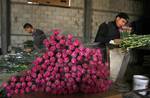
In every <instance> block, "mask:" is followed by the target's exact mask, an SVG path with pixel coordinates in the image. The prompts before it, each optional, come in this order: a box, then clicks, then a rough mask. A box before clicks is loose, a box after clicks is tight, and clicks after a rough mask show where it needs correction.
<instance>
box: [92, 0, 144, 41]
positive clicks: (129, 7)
mask: <svg viewBox="0 0 150 98" xmlns="http://www.w3.org/2000/svg"><path fill="white" fill-rule="evenodd" d="M142 8H143V4H142V1H141V0H117V1H116V0H93V17H92V18H93V19H92V20H93V23H92V28H93V29H92V33H93V34H92V37H93V38H94V37H95V36H96V33H97V30H98V27H99V25H100V24H101V23H103V22H105V21H112V20H114V18H115V16H116V15H117V13H118V12H125V13H127V14H128V15H129V17H130V20H129V21H130V22H132V21H134V20H136V19H137V18H138V17H139V16H140V15H141V14H142Z"/></svg>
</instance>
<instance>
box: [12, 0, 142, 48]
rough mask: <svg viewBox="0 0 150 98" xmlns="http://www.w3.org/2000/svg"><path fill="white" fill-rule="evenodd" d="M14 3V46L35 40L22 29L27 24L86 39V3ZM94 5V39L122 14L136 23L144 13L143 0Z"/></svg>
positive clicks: (96, 0) (21, 0)
mask: <svg viewBox="0 0 150 98" xmlns="http://www.w3.org/2000/svg"><path fill="white" fill-rule="evenodd" d="M11 2H12V3H11V43H12V46H14V45H18V44H19V43H20V44H21V43H22V42H24V41H26V40H28V39H32V37H31V36H29V34H27V33H25V32H24V30H23V28H22V26H23V24H24V23H26V22H30V23H32V24H33V25H34V26H35V27H36V28H39V29H42V30H43V31H44V32H46V33H47V32H49V31H50V30H52V29H60V30H62V31H64V32H66V33H73V34H74V35H75V36H77V37H81V38H82V37H83V20H84V19H83V18H84V17H83V8H84V0H71V8H63V7H53V6H38V5H28V4H27V3H26V2H27V0H11ZM92 2H93V15H92V32H91V33H92V38H94V37H95V35H96V32H97V29H98V26H99V24H101V23H102V22H104V21H109V20H113V19H114V17H115V15H116V14H117V13H118V12H120V11H124V12H127V13H129V15H130V17H131V20H134V19H136V18H137V17H138V16H139V15H140V14H141V9H142V4H141V2H140V1H139V0H137V1H136V0H117V1H116V0H92ZM47 34H48V33H47ZM91 41H93V40H91Z"/></svg>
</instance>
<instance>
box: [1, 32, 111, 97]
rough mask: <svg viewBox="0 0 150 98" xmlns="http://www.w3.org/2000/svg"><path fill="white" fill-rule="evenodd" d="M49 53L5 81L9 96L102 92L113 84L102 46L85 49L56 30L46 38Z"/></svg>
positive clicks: (70, 37) (69, 36)
mask: <svg viewBox="0 0 150 98" xmlns="http://www.w3.org/2000/svg"><path fill="white" fill-rule="evenodd" d="M44 44H45V46H46V48H47V52H46V53H44V54H43V56H42V57H37V58H36V60H35V61H34V62H33V64H34V66H33V67H32V68H31V69H30V70H28V71H27V72H26V73H25V74H24V75H22V76H12V77H11V78H10V80H9V82H7V83H6V82H5V83H3V85H2V86H3V88H4V89H5V90H6V93H7V96H8V97H10V96H12V95H14V94H24V93H29V92H37V91H43V92H47V93H51V94H72V93H99V92H104V91H106V90H107V89H108V88H109V87H110V84H111V81H110V80H109V68H108V65H106V64H103V63H102V55H101V51H100V49H91V48H85V47H84V46H83V45H82V44H81V43H80V42H79V40H77V39H73V36H72V35H71V34H69V35H68V36H64V35H60V34H59V31H54V32H53V34H52V35H51V36H50V37H49V39H46V40H44Z"/></svg>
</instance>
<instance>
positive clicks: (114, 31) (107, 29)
mask: <svg viewBox="0 0 150 98" xmlns="http://www.w3.org/2000/svg"><path fill="white" fill-rule="evenodd" d="M128 19H129V17H128V15H127V14H126V13H119V14H118V15H117V16H116V18H115V20H114V21H110V22H108V23H106V22H104V23H102V24H101V25H100V26H99V29H98V32H97V35H96V38H95V42H100V44H107V43H109V41H110V40H114V41H116V42H117V41H119V39H120V32H119V29H121V28H122V27H123V26H125V25H126V24H127V22H128Z"/></svg>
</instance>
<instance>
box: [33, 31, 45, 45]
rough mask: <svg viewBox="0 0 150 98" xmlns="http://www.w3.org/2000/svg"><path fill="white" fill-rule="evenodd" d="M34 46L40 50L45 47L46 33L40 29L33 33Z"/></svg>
mask: <svg viewBox="0 0 150 98" xmlns="http://www.w3.org/2000/svg"><path fill="white" fill-rule="evenodd" d="M32 36H33V40H34V45H36V46H37V47H38V48H41V46H42V45H43V41H44V39H46V35H45V34H44V32H43V31H42V30H40V29H35V31H34V32H33V33H32Z"/></svg>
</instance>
